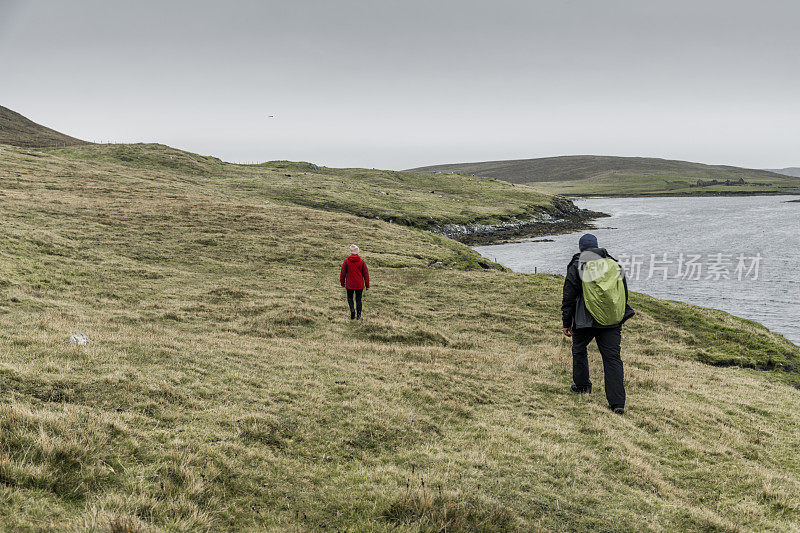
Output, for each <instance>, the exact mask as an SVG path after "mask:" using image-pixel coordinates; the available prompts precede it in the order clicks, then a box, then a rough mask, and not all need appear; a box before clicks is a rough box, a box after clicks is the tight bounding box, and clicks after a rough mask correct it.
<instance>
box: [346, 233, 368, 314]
mask: <svg viewBox="0 0 800 533" xmlns="http://www.w3.org/2000/svg"><path fill="white" fill-rule="evenodd" d="M358 253H359V249H358V246H356V245H355V244H351V245H350V257H348V258H347V259H345V260H344V263H342V271H341V273H340V274H339V283H341V285H342V287H345V288H346V289H347V303H348V305H349V306H350V320H355V319H359V320H360V319H361V295H362V293H363V292H364V289H365V288H367V289H369V270H367V264H366V263H365V262H364V260H363V259H361V257H359V255H358ZM353 297H355V305H353Z"/></svg>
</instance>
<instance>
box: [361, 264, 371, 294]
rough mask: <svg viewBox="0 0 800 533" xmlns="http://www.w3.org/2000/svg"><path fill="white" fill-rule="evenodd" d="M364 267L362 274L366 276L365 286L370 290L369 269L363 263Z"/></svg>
mask: <svg viewBox="0 0 800 533" xmlns="http://www.w3.org/2000/svg"><path fill="white" fill-rule="evenodd" d="M362 264H363V265H364V266H362V267H361V273H362V274H364V284H365V285H364V286H365V287H366V288H368V289H369V269H368V268H367V263H362Z"/></svg>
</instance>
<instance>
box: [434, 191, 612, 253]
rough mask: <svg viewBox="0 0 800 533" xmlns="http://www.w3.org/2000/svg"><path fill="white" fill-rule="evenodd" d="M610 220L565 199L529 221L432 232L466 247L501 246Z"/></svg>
mask: <svg viewBox="0 0 800 533" xmlns="http://www.w3.org/2000/svg"><path fill="white" fill-rule="evenodd" d="M605 216H608V215H606V214H605V213H598V212H596V211H589V210H587V209H580V208H578V207H577V206H576V205H575V204H573V203H572V202H571V201H570V200H567V199H566V198H558V197H557V198H554V199H553V209H552V210H551V211H543V212H541V213H539V214H537V215H535V216H534V217H531V218H527V219H523V220H520V219H517V218H512V219H509V220H503V221H501V222H498V223H495V224H488V223H481V222H473V223H466V224H442V225H437V226H431V227H429V228H428V230H429V231H432V232H433V233H436V234H437V235H442V236H444V237H449V238H451V239H455V240H457V241H460V242H463V243H464V244H470V245H480V244H499V243H502V242H510V241H517V240H522V239H527V238H531V237H539V236H542V235H555V234H559V233H568V232H572V231H578V230H581V229H585V228H589V227H591V226H590V224H589V222H590V221H591V220H594V219H596V218H600V217H605Z"/></svg>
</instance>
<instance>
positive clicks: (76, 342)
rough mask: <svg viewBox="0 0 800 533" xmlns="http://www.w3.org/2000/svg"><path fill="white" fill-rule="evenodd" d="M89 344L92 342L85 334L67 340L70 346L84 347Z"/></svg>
mask: <svg viewBox="0 0 800 533" xmlns="http://www.w3.org/2000/svg"><path fill="white" fill-rule="evenodd" d="M90 342H92V341H91V340H90V339H89V336H88V335H86V334H85V333H76V334H75V335H73V336H71V337H70V338H69V343H70V344H71V345H72V346H86V345H87V344H89V343H90Z"/></svg>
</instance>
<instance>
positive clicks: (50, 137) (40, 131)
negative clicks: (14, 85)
mask: <svg viewBox="0 0 800 533" xmlns="http://www.w3.org/2000/svg"><path fill="white" fill-rule="evenodd" d="M0 144H10V145H12V146H23V147H45V146H70V145H75V144H86V141H82V140H80V139H76V138H74V137H70V136H69V135H64V134H63V133H59V132H57V131H55V130H51V129H50V128H47V127H45V126H42V125H41V124H37V123H35V122H33V121H32V120H30V119H27V118H25V117H24V116H22V115H20V114H19V113H16V112H14V111H11V110H10V109H8V108H5V107H3V106H0Z"/></svg>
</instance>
